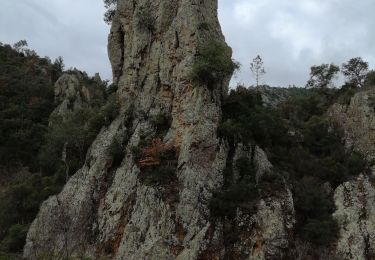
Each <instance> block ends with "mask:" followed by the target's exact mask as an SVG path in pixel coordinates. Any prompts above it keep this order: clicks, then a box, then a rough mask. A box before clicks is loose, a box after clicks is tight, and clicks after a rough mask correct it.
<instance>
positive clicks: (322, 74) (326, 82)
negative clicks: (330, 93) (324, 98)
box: [306, 64, 340, 88]
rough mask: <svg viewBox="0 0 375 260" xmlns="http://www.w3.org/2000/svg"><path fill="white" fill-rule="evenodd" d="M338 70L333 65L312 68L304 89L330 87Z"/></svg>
mask: <svg viewBox="0 0 375 260" xmlns="http://www.w3.org/2000/svg"><path fill="white" fill-rule="evenodd" d="M339 71H340V68H339V67H338V66H336V65H334V64H322V65H320V66H312V67H311V72H310V80H309V81H308V82H307V85H306V87H309V88H328V87H330V86H332V80H333V79H334V78H335V77H336V75H337V73H338V72H339Z"/></svg>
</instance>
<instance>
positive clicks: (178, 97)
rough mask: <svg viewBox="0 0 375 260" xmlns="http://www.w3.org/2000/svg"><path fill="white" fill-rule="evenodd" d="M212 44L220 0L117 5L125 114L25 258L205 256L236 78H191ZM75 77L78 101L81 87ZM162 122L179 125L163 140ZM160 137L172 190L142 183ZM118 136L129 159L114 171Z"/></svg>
mask: <svg viewBox="0 0 375 260" xmlns="http://www.w3.org/2000/svg"><path fill="white" fill-rule="evenodd" d="M202 24H205V26H202ZM207 39H214V40H216V41H223V35H222V33H221V30H220V26H219V23H218V19H217V1H215V0H209V1H197V0H178V1H175V0H173V1H172V0H169V1H168V0H167V1H166V0H163V1H162V0H157V1H146V0H139V1H125V0H121V1H119V2H118V11H117V15H116V16H115V18H114V20H113V24H112V29H111V33H110V36H109V56H110V60H111V63H112V67H113V73H114V81H115V83H117V85H118V93H117V94H118V96H119V99H120V101H121V104H122V109H121V111H122V112H121V113H120V116H118V118H117V119H116V120H114V121H113V122H112V124H111V125H110V126H109V127H107V128H105V129H103V130H102V132H101V133H100V134H99V136H98V137H97V139H96V140H95V142H94V143H93V144H92V146H91V148H90V150H89V152H88V154H87V157H86V162H85V165H84V166H83V167H82V169H80V170H79V171H78V172H77V173H76V174H75V175H74V176H72V177H71V179H70V180H69V182H68V183H67V184H66V186H65V187H64V189H63V191H62V192H61V193H60V194H59V195H57V196H54V197H51V198H50V199H49V200H47V201H46V202H45V203H43V205H42V207H41V209H40V212H39V214H38V216H37V218H36V220H35V221H34V222H33V224H32V226H31V228H30V230H29V233H28V236H27V242H26V246H25V249H24V257H25V258H30V259H33V258H35V257H36V256H40V255H43V254H46V253H50V252H52V253H53V254H54V256H55V257H57V256H63V257H64V256H69V255H79V254H83V255H87V256H90V257H92V258H94V259H99V258H101V257H104V256H106V257H110V258H114V259H196V258H197V257H198V255H199V252H200V251H201V250H204V248H205V247H206V246H207V244H208V241H207V238H206V234H207V232H208V230H209V228H210V226H211V223H210V221H209V210H208V203H209V200H210V197H211V194H212V191H213V190H215V189H217V188H218V187H220V185H221V183H222V174H221V173H222V169H223V168H224V167H225V160H226V159H225V158H226V151H225V148H224V147H222V146H220V145H219V141H218V139H217V138H216V128H217V125H218V122H219V120H220V105H221V97H222V93H223V92H225V88H226V85H227V81H228V79H226V80H224V81H223V82H218V83H217V84H216V85H215V86H213V87H212V88H210V89H208V88H207V87H206V86H205V85H201V84H199V83H193V82H192V81H191V80H190V78H191V67H192V64H193V62H194V60H195V56H196V55H197V51H198V48H199V47H200V46H201V45H202V44H203V43H204V42H205V40H207ZM229 54H230V51H228V55H229ZM66 80H67V81H68V82H70V83H69V84H68V85H69V86H71V87H69V88H68V89H72V91H68V92H67V93H69V95H73V96H74V94H73V93H74V92H75V90H76V86H77V82H76V80H74V79H70V78H66ZM70 92H72V94H70ZM159 115H163V117H167V118H171V124H170V125H169V126H168V130H167V131H166V134H163V135H162V136H160V135H159V134H160V133H158V130H157V128H156V127H155V124H154V122H153V118H155V117H157V116H159ZM157 136H159V137H161V139H162V142H163V144H165V146H166V147H171V149H173V151H175V152H176V154H177V167H176V169H175V172H174V175H175V181H174V182H173V185H164V186H163V185H149V184H146V183H144V182H142V174H146V173H145V172H144V171H143V170H142V169H140V167H139V165H138V161H137V158H136V156H135V155H134V152H132V151H133V150H134V148H135V147H140V148H144V147H142V145H144V143H145V142H146V143H147V141H148V139H150V138H151V139H152V138H154V139H155V138H157ZM118 139H121V141H122V143H123V144H124V148H123V149H124V150H125V155H124V158H123V160H122V163H121V164H120V165H119V166H118V167H117V166H116V167H113V166H111V163H109V161H110V159H109V158H110V155H109V148H110V146H111V144H112V143H113V141H114V140H118ZM146 145H147V144H146ZM149 174H150V173H149ZM151 174H152V173H151ZM145 177H147V176H145Z"/></svg>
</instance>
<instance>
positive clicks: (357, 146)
mask: <svg viewBox="0 0 375 260" xmlns="http://www.w3.org/2000/svg"><path fill="white" fill-rule="evenodd" d="M374 97H375V89H374V88H372V89H370V90H365V91H360V92H358V93H357V94H355V96H354V97H353V98H352V99H351V102H350V104H349V105H347V106H345V105H339V104H336V105H334V106H332V107H331V109H330V110H329V111H328V116H329V117H330V119H331V121H332V122H334V123H335V124H338V125H339V126H340V127H341V128H343V129H344V131H345V141H346V145H347V147H348V149H354V150H356V151H359V152H360V153H362V154H364V155H365V156H366V159H367V160H368V161H369V162H373V160H374V159H375V110H374V104H373V103H372V102H371V100H373V99H374ZM374 176H375V171H374V169H373V170H372V173H369V174H366V175H360V176H359V177H358V178H356V179H355V180H352V181H349V182H346V183H343V184H342V185H340V186H339V187H338V188H337V189H336V190H335V195H334V201H335V205H336V212H335V213H334V217H335V218H336V219H337V221H338V224H339V229H340V232H339V239H338V242H337V248H336V254H337V256H338V257H339V258H340V259H374V258H375V247H374V245H375V244H374V242H373V241H374V239H375V186H374Z"/></svg>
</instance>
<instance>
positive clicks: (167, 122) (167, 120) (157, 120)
mask: <svg viewBox="0 0 375 260" xmlns="http://www.w3.org/2000/svg"><path fill="white" fill-rule="evenodd" d="M150 122H151V124H152V126H153V127H154V128H155V130H156V135H157V137H160V138H161V137H163V136H165V135H166V134H167V132H168V130H169V128H170V127H171V124H172V118H171V117H170V116H167V115H165V114H163V113H159V114H157V115H154V116H151V118H150Z"/></svg>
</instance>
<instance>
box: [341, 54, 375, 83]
mask: <svg viewBox="0 0 375 260" xmlns="http://www.w3.org/2000/svg"><path fill="white" fill-rule="evenodd" d="M368 68H369V64H368V62H366V61H364V60H362V58H361V57H356V58H352V59H350V60H349V61H348V62H347V63H344V64H343V65H342V69H341V71H342V73H343V74H344V76H345V77H346V79H347V82H348V83H351V84H353V85H355V86H357V87H363V86H364V82H365V79H366V76H367V73H368Z"/></svg>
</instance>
